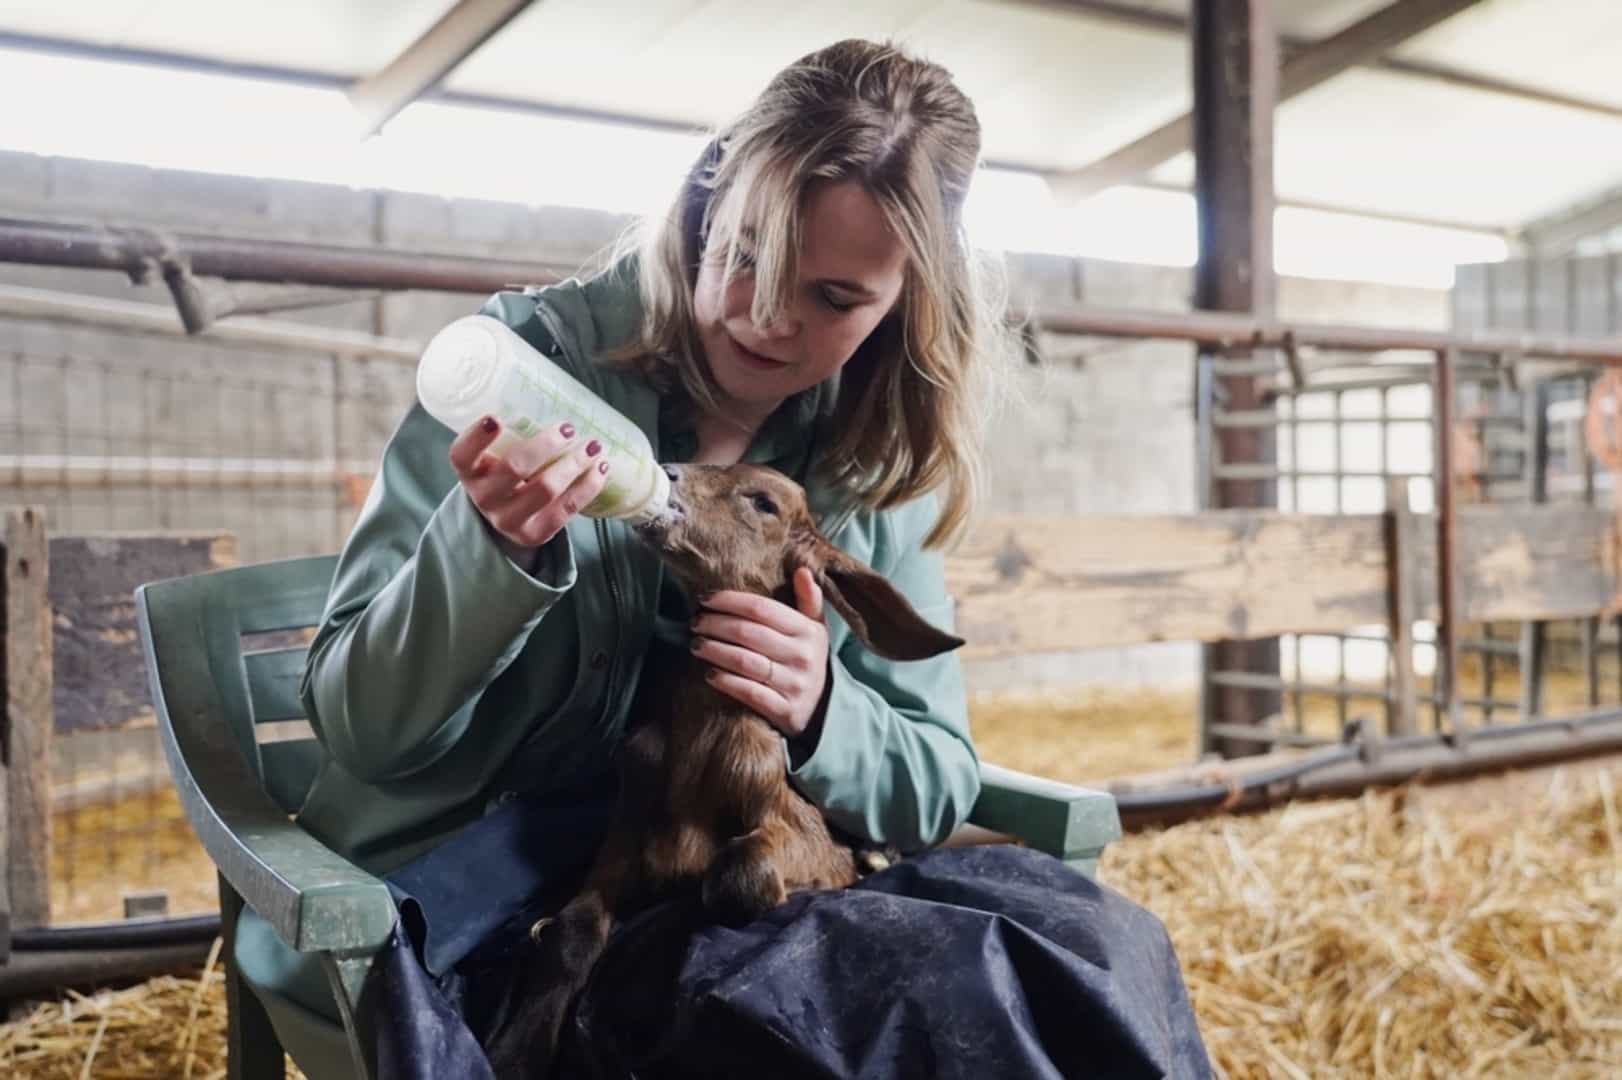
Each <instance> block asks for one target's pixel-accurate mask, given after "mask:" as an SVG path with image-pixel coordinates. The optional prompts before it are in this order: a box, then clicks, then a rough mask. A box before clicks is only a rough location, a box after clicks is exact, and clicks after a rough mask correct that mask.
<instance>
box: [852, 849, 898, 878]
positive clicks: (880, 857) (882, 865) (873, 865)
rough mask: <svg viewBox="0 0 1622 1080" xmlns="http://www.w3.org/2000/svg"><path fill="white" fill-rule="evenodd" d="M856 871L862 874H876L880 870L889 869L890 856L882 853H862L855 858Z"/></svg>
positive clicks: (872, 851)
mask: <svg viewBox="0 0 1622 1080" xmlns="http://www.w3.org/2000/svg"><path fill="white" fill-rule="evenodd" d="M856 869H857V870H859V871H861V872H862V874H864V875H866V874H876V873H878V872H879V871H880V870H888V869H890V856H888V855H886V854H885V853H884V852H882V851H874V850H869V851H863V852H860V853H858V854H857V856H856Z"/></svg>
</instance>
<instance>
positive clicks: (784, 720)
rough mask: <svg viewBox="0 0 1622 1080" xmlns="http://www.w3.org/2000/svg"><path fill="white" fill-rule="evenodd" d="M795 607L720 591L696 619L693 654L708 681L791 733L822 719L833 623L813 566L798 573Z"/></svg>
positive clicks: (797, 733) (794, 734)
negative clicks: (708, 667) (825, 613)
mask: <svg viewBox="0 0 1622 1080" xmlns="http://www.w3.org/2000/svg"><path fill="white" fill-rule="evenodd" d="M794 600H795V604H796V607H789V606H788V605H787V604H782V603H779V602H778V601H776V600H772V599H770V598H768V597H765V596H756V595H755V594H753V593H746V592H718V593H715V594H713V595H711V596H707V597H705V598H704V600H703V604H704V608H703V610H702V611H701V612H700V613H699V615H698V617H697V618H696V619H694V620H693V644H692V648H693V655H694V656H696V657H698V658H699V659H700V660H703V661H705V662H707V663H709V664H712V665H714V670H712V671H711V672H710V673H709V682H710V685H711V686H713V687H715V688H716V689H717V690H719V691H721V693H723V694H725V695H727V696H728V697H730V698H732V699H734V700H735V701H738V702H741V703H742V704H744V705H747V706H749V708H751V709H753V710H754V711H755V712H757V713H759V714H760V715H761V716H762V717H763V718H764V719H765V720H766V722H767V723H769V724H771V725H772V726H773V727H775V728H776V729H777V730H778V731H781V732H782V733H783V734H784V735H786V736H788V737H789V738H791V739H793V738H797V737H799V736H801V735H803V734H805V731H806V729H807V728H808V727H810V726H811V723H812V721H813V720H814V719H815V718H816V714H817V709H818V707H819V706H820V705H821V704H822V692H823V689H824V687H825V686H826V685H827V681H828V627H827V626H826V625H825V624H824V623H823V621H822V590H821V589H820V588H818V586H817V582H816V579H815V578H814V577H812V576H811V571H810V570H807V569H806V568H805V567H803V566H802V567H800V568H799V569H798V570H796V571H794Z"/></svg>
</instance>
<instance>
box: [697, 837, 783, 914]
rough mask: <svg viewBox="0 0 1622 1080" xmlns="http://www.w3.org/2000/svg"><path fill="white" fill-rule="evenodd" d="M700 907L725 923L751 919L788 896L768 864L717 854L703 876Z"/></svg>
mask: <svg viewBox="0 0 1622 1080" xmlns="http://www.w3.org/2000/svg"><path fill="white" fill-rule="evenodd" d="M701 896H702V899H703V901H704V910H705V911H707V912H709V913H710V915H711V916H712V917H713V918H714V919H716V920H717V921H718V922H721V923H724V924H726V925H728V926H744V925H747V924H749V923H752V922H754V921H755V920H756V919H758V918H760V917H761V916H762V915H764V914H766V913H767V912H768V911H770V910H771V909H772V908H774V907H776V906H777V905H778V904H781V903H782V902H783V901H784V900H786V899H787V898H788V891H787V890H786V889H785V888H784V887H783V880H782V878H781V877H779V876H778V874H777V873H776V871H775V870H774V869H773V868H772V866H771V864H770V863H768V862H766V861H765V860H763V859H751V858H747V857H738V856H732V857H730V858H729V857H728V855H727V854H726V853H723V854H722V856H721V858H720V859H719V860H718V861H717V862H716V863H715V865H714V866H712V867H711V868H710V872H709V873H708V874H706V875H705V877H704V887H703V890H702V893H701Z"/></svg>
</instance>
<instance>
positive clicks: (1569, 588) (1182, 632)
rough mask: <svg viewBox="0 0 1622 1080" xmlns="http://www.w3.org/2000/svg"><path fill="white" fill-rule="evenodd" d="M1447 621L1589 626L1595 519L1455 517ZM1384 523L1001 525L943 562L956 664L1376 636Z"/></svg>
mask: <svg viewBox="0 0 1622 1080" xmlns="http://www.w3.org/2000/svg"><path fill="white" fill-rule="evenodd" d="M1411 527H1412V528H1413V530H1414V532H1415V536H1416V539H1415V541H1414V566H1415V569H1414V587H1413V603H1414V607H1413V611H1414V617H1415V618H1417V619H1432V620H1433V619H1435V618H1437V617H1438V615H1439V611H1438V605H1437V589H1436V541H1435V537H1436V522H1435V517H1434V515H1428V514H1415V515H1413V517H1412V522H1411ZM1458 538H1459V575H1460V583H1461V589H1460V591H1461V593H1462V601H1461V616H1460V617H1461V620H1462V621H1464V622H1484V621H1487V620H1501V621H1514V620H1522V619H1575V618H1584V617H1587V616H1591V615H1595V614H1597V613H1599V612H1601V611H1602V610H1604V608H1605V605H1606V603H1607V601H1608V600H1609V599H1610V598H1611V597H1612V596H1613V595H1615V594H1616V592H1617V587H1618V577H1617V565H1616V562H1617V559H1618V558H1622V547H1619V544H1618V541H1617V534H1616V528H1615V522H1614V520H1613V519H1612V517H1611V514H1610V512H1609V511H1608V510H1604V509H1596V508H1592V507H1584V506H1541V507H1534V506H1485V505H1482V506H1461V507H1459V520H1458ZM1388 542H1389V541H1388V536H1387V524H1386V519H1385V515H1381V514H1366V515H1362V514H1352V515H1344V516H1339V517H1333V516H1329V515H1311V514H1280V513H1276V512H1273V511H1263V510H1219V511H1212V512H1210V513H1207V514H1187V515H1161V514H1127V515H1105V514H1100V515H1088V516H1080V517H1051V516H1036V515H1004V516H996V517H991V518H987V519H986V520H985V521H984V522H982V523H981V524H980V525H979V526H978V527H977V528H976V529H975V530H974V531H973V533H972V534H971V535H970V537H969V538H968V539H967V540H966V541H965V542H964V543H963V545H962V546H961V547H960V548H959V549H958V550H957V551H956V552H954V553H953V554H952V555H950V556H949V557H948V559H947V564H946V577H947V586H948V588H949V589H950V590H951V592H952V594H953V595H954V596H955V597H956V599H957V628H958V632H959V633H960V634H962V635H963V637H964V638H965V639H966V641H967V642H968V644H967V645H966V646H965V647H964V649H963V656H964V657H965V658H969V659H974V658H983V657H990V656H1006V655H1015V654H1020V653H1027V652H1043V651H1069V650H1080V649H1090V648H1099V647H1104V646H1110V645H1136V644H1144V643H1148V642H1155V641H1206V642H1209V641H1217V640H1222V639H1243V638H1245V637H1247V636H1248V637H1265V636H1269V635H1275V634H1281V633H1311V632H1318V633H1327V632H1333V631H1340V630H1347V629H1350V628H1352V627H1356V626H1376V625H1380V626H1383V625H1387V624H1388V622H1389V619H1390V611H1391V597H1390V583H1389V582H1388V580H1387V578H1388V559H1389V556H1388Z"/></svg>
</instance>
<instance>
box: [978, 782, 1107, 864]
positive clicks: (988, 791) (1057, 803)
mask: <svg viewBox="0 0 1622 1080" xmlns="http://www.w3.org/2000/svg"><path fill="white" fill-rule="evenodd" d="M969 823H970V824H972V825H978V826H980V827H981V828H984V829H990V830H992V831H994V832H1000V833H1006V834H1007V835H1009V836H1012V837H1014V838H1015V839H1017V840H1019V841H1021V842H1023V843H1024V844H1026V845H1027V846H1029V847H1033V848H1035V849H1037V850H1038V851H1043V852H1046V853H1047V854H1049V855H1054V856H1057V857H1058V858H1061V859H1063V860H1064V861H1065V862H1068V863H1075V864H1081V865H1083V866H1084V867H1086V868H1088V869H1091V868H1092V866H1094V865H1096V864H1097V861H1098V857H1099V855H1100V854H1102V853H1103V850H1104V848H1105V847H1106V846H1107V845H1108V844H1109V843H1110V841H1112V840H1119V839H1120V838H1121V816H1120V813H1119V812H1118V811H1117V810H1116V807H1115V796H1113V795H1111V794H1110V793H1109V792H1107V791H1097V790H1094V789H1092V788H1084V787H1077V786H1076V785H1074V784H1066V783H1063V782H1061V781H1058V780H1049V779H1046V778H1044V777H1040V776H1031V775H1029V774H1027V773H1022V772H1017V771H1015V770H1013V769H1008V768H1004V767H1003V766H1001V765H992V764H990V763H988V762H982V763H981V765H980V798H979V799H978V800H976V801H975V804H974V810H973V811H972V812H971V813H970V814H969Z"/></svg>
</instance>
